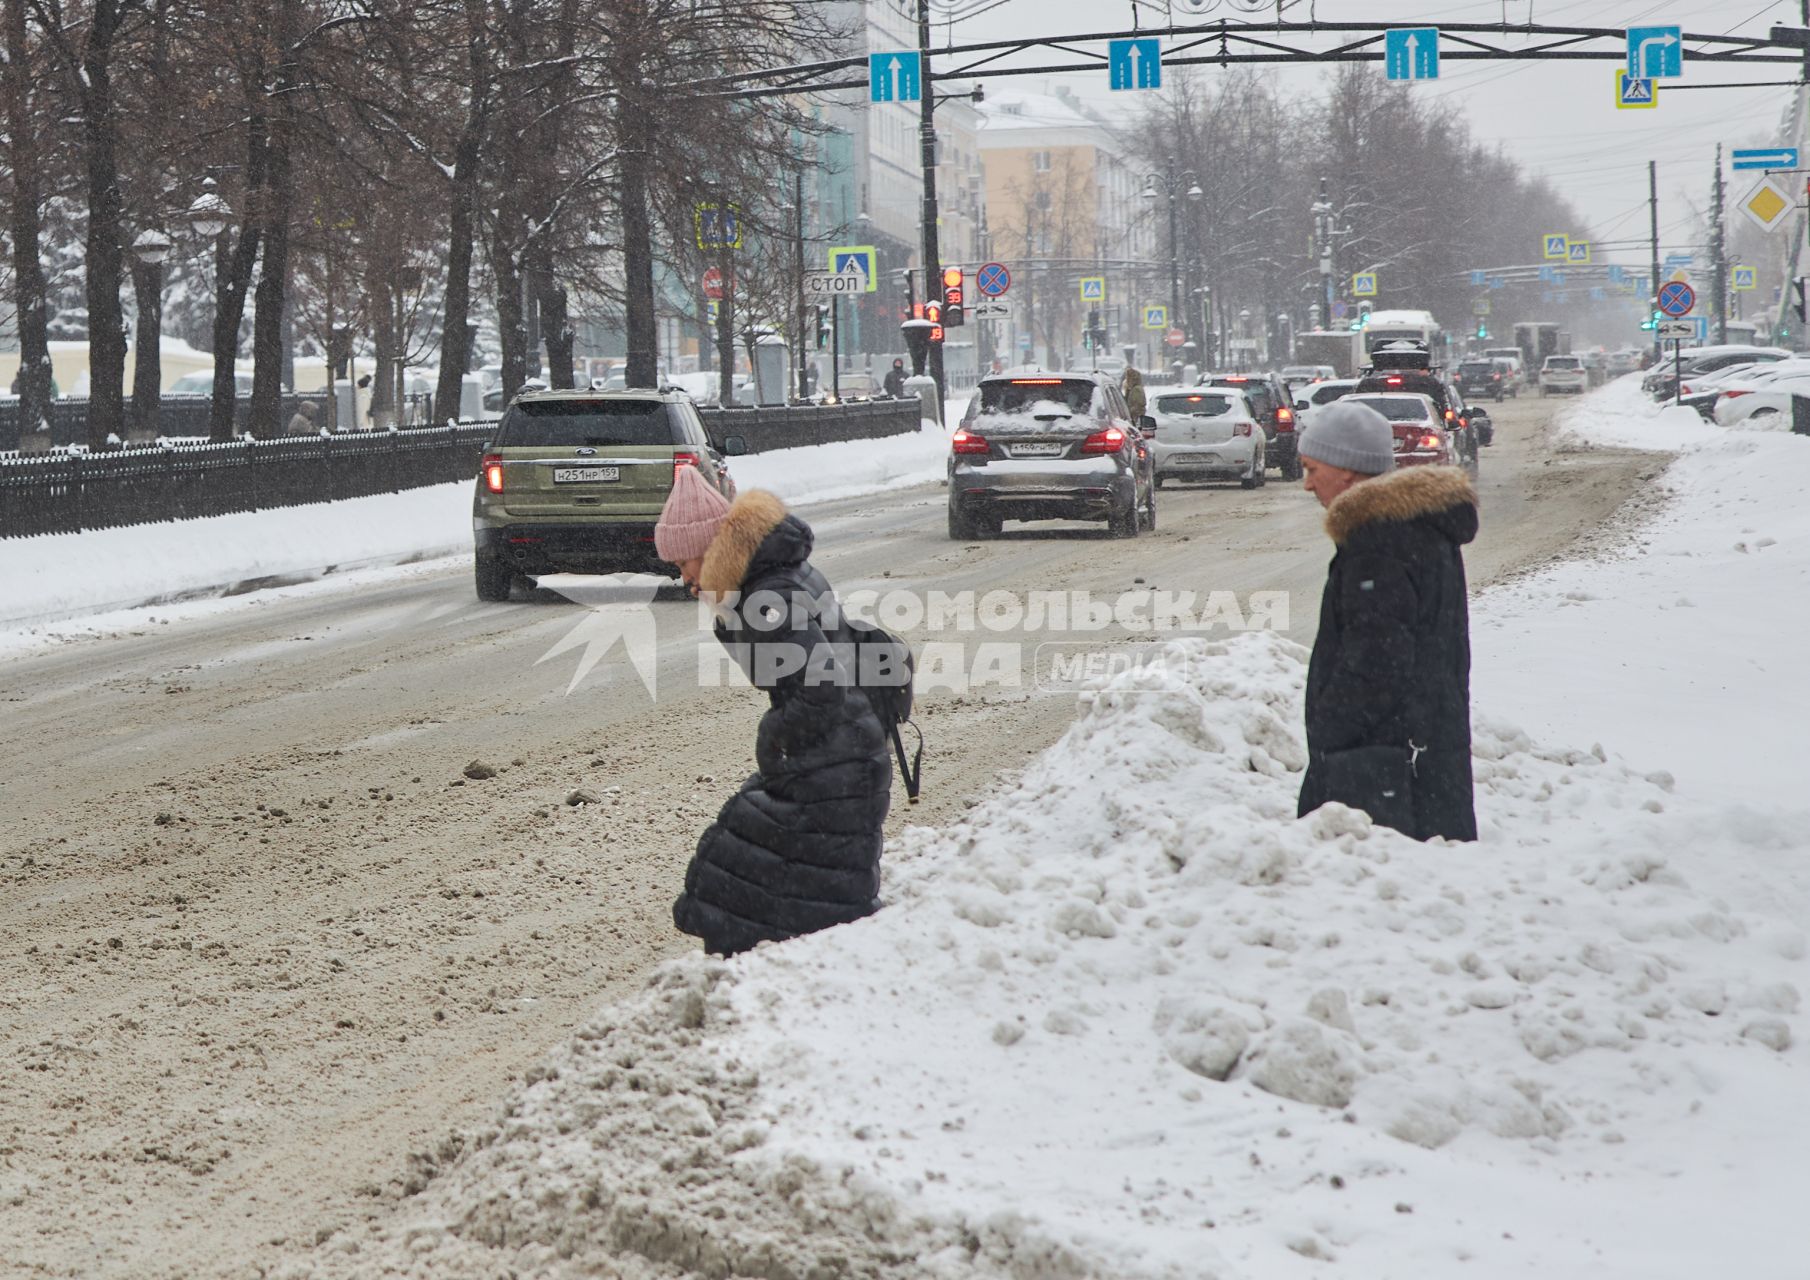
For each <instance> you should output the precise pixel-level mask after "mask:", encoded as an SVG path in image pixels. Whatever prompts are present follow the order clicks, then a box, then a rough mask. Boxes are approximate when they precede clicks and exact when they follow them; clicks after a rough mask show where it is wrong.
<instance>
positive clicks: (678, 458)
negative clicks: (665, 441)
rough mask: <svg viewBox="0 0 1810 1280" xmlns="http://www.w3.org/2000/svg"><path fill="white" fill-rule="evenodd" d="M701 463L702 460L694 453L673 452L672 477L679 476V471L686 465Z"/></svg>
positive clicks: (699, 464) (691, 465)
mask: <svg viewBox="0 0 1810 1280" xmlns="http://www.w3.org/2000/svg"><path fill="white" fill-rule="evenodd" d="M702 465H703V460H702V459H700V458H699V457H698V455H697V454H695V453H675V454H673V456H672V478H673V479H674V480H677V479H678V478H679V472H681V471H683V470H685V468H686V467H697V466H702Z"/></svg>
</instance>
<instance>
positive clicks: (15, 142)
mask: <svg viewBox="0 0 1810 1280" xmlns="http://www.w3.org/2000/svg"><path fill="white" fill-rule="evenodd" d="M5 6H6V7H5V11H4V12H5V22H6V29H5V33H4V41H5V44H4V49H5V55H6V57H5V65H4V66H3V67H0V95H3V96H4V102H5V113H6V138H5V151H4V154H5V157H6V162H7V163H6V168H7V177H8V180H9V187H10V190H9V191H8V192H7V195H8V207H9V210H10V213H11V217H10V218H9V220H8V226H7V230H8V233H9V236H10V238H11V240H12V250H13V252H12V268H13V305H14V311H15V315H16V321H17V325H18V329H19V429H20V431H21V432H22V433H36V432H40V431H41V432H45V433H48V431H49V417H50V384H51V369H50V328H49V319H50V318H49V313H48V300H47V298H46V290H47V284H46V281H45V278H44V262H43V258H42V256H41V255H42V247H41V240H42V234H41V233H42V226H43V223H42V219H43V205H44V189H43V186H42V185H41V184H42V166H43V163H44V159H45V157H44V150H45V148H44V145H43V144H44V140H45V138H44V129H43V126H44V124H45V121H44V119H43V109H42V103H41V100H40V95H39V93H38V91H37V88H36V85H37V82H38V75H39V72H40V69H41V68H42V65H43V61H44V58H43V53H42V49H41V46H40V44H39V42H38V41H37V40H35V39H34V38H33V36H32V31H31V28H30V24H29V23H28V21H27V17H26V0H5ZM42 443H43V444H44V445H48V444H49V440H48V438H47V435H46V438H45V439H44V440H43V441H42Z"/></svg>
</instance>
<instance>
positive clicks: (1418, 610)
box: [1299, 401, 1477, 840]
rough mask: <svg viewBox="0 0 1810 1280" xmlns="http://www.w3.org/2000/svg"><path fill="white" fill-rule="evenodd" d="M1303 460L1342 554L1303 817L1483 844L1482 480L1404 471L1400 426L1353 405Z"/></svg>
mask: <svg viewBox="0 0 1810 1280" xmlns="http://www.w3.org/2000/svg"><path fill="white" fill-rule="evenodd" d="M1300 452H1301V459H1302V466H1303V468H1304V469H1305V473H1306V479H1305V485H1306V488H1307V491H1308V492H1309V493H1311V494H1313V495H1314V496H1315V497H1317V498H1318V499H1319V500H1320V505H1321V506H1323V507H1325V508H1326V532H1327V533H1328V534H1330V535H1331V537H1332V541H1333V546H1334V547H1335V548H1336V550H1335V551H1334V553H1333V557H1332V564H1331V566H1330V567H1329V568H1328V570H1327V575H1326V589H1325V591H1324V593H1323V594H1322V596H1321V599H1320V631H1319V634H1318V635H1317V636H1316V637H1315V639H1314V647H1313V658H1312V659H1311V661H1310V662H1309V664H1308V668H1307V755H1308V765H1307V775H1306V777H1305V778H1303V779H1302V782H1301V800H1300V809H1299V812H1300V813H1301V814H1303V815H1305V814H1308V813H1311V812H1312V811H1313V810H1315V809H1317V808H1319V807H1320V806H1321V805H1323V804H1325V803H1326V802H1327V801H1329V800H1337V801H1339V802H1340V803H1342V804H1347V805H1350V806H1351V807H1353V808H1356V809H1362V810H1364V811H1365V812H1366V813H1368V814H1369V815H1370V816H1371V818H1372V819H1374V820H1375V821H1377V822H1379V823H1381V824H1383V825H1384V826H1389V827H1394V828H1395V829H1396V830H1398V831H1402V832H1404V833H1406V834H1408V835H1410V836H1413V837H1414V838H1415V839H1417V840H1426V839H1430V838H1431V837H1433V836H1445V837H1447V838H1449V839H1453V840H1475V839H1476V838H1477V818H1476V810H1475V807H1474V804H1473V800H1472V787H1471V692H1470V685H1471V639H1470V611H1469V608H1468V606H1467V602H1466V598H1465V584H1464V547H1465V544H1466V543H1468V542H1470V541H1471V540H1472V539H1473V538H1475V537H1476V536H1477V494H1476V491H1475V490H1474V489H1473V488H1472V487H1471V482H1470V477H1468V476H1467V475H1466V474H1465V473H1464V472H1463V471H1462V470H1460V469H1459V468H1457V467H1413V468H1406V469H1403V470H1400V471H1397V470H1395V450H1394V432H1393V430H1392V429H1391V428H1390V426H1389V422H1388V420H1387V419H1386V418H1384V417H1383V416H1382V415H1381V414H1380V413H1378V412H1376V410H1374V409H1371V408H1369V407H1368V406H1366V405H1361V404H1349V403H1345V402H1342V401H1335V402H1334V403H1332V404H1329V405H1327V406H1326V407H1325V408H1323V409H1321V410H1319V411H1318V412H1317V413H1316V414H1315V415H1314V416H1313V418H1312V420H1311V421H1310V422H1309V423H1308V425H1307V428H1306V430H1304V431H1303V432H1302V433H1301V441H1300Z"/></svg>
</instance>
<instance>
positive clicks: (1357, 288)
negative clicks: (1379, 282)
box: [1351, 271, 1376, 298]
mask: <svg viewBox="0 0 1810 1280" xmlns="http://www.w3.org/2000/svg"><path fill="white" fill-rule="evenodd" d="M1351 296H1352V297H1354V298H1374V297H1376V272H1374V271H1360V272H1358V273H1357V274H1356V275H1354V276H1352V277H1351Z"/></svg>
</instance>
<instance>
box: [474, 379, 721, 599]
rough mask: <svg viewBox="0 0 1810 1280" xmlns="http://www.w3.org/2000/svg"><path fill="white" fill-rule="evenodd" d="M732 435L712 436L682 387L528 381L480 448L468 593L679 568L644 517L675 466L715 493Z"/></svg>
mask: <svg viewBox="0 0 1810 1280" xmlns="http://www.w3.org/2000/svg"><path fill="white" fill-rule="evenodd" d="M745 452H746V445H745V443H744V442H743V440H742V438H741V437H740V436H730V437H728V438H727V439H725V440H723V441H721V442H720V443H719V442H717V441H714V440H712V439H711V437H710V436H709V434H708V433H707V432H706V431H705V430H704V423H703V420H702V419H700V418H699V417H698V411H697V406H696V405H694V404H692V402H691V397H689V396H687V395H686V394H685V393H684V392H682V391H538V392H531V393H529V394H526V395H521V396H518V397H516V399H515V400H514V401H513V402H512V403H511V404H510V406H509V408H508V409H507V410H506V411H505V412H504V414H503V417H502V420H501V421H500V422H499V423H498V424H497V430H496V434H495V435H493V436H492V437H491V438H490V443H489V444H488V445H486V446H485V449H484V461H483V464H482V466H481V467H480V468H479V471H478V485H477V496H476V498H475V499H474V500H473V502H472V509H471V523H472V531H473V534H474V540H475V544H476V545H475V549H474V550H475V557H474V565H475V569H476V574H477V589H478V599H480V600H507V599H508V598H509V589H510V587H511V586H512V585H513V583H514V582H515V579H516V578H517V576H518V575H522V574H530V575H539V574H548V573H625V572H627V573H659V574H665V575H666V576H668V577H676V576H677V574H678V571H677V570H676V569H675V568H674V567H673V566H672V565H669V564H667V563H665V562H664V561H663V560H661V559H660V557H659V556H658V555H657V554H656V553H655V552H654V523H655V521H657V520H658V519H659V518H660V509H661V507H663V506H665V504H666V496H667V494H669V493H671V492H672V481H673V476H674V475H675V474H677V469H678V468H680V467H697V468H699V469H700V470H702V471H703V473H704V474H705V475H706V476H707V477H708V478H709V479H710V482H711V483H712V484H714V485H715V486H716V487H717V488H718V489H720V490H722V492H723V494H724V496H725V497H729V498H733V497H734V496H735V482H734V481H733V480H731V479H730V478H729V470H728V467H727V465H726V463H725V462H724V459H725V458H726V457H734V456H737V455H739V454H742V453H745Z"/></svg>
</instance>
